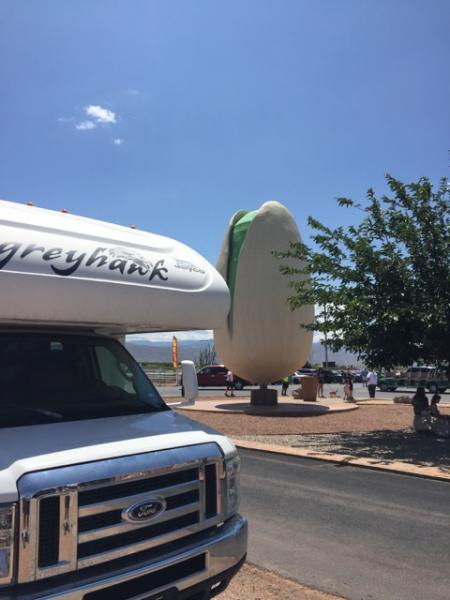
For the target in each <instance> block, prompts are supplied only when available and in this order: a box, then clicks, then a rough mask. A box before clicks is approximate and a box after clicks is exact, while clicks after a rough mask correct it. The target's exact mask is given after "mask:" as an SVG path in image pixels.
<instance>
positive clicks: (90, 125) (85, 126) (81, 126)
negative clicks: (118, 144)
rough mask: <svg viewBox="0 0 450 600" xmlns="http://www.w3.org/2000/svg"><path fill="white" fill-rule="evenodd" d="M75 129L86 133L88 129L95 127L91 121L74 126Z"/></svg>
mask: <svg viewBox="0 0 450 600" xmlns="http://www.w3.org/2000/svg"><path fill="white" fill-rule="evenodd" d="M75 127H76V129H79V130H80V131H88V130H89V129H95V128H96V127H97V125H96V124H95V123H94V122H93V121H82V122H81V123H78V124H77V125H75Z"/></svg>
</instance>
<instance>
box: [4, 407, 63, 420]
mask: <svg viewBox="0 0 450 600" xmlns="http://www.w3.org/2000/svg"><path fill="white" fill-rule="evenodd" d="M4 408H6V409H14V410H17V412H18V413H19V412H20V411H22V410H27V411H28V412H33V413H35V414H37V415H42V416H44V417H50V418H51V419H56V420H58V421H59V420H61V419H62V418H63V416H62V415H61V414H60V413H56V412H53V411H51V410H46V409H44V408H35V407H34V406H23V405H17V404H0V413H1V411H2V410H3V409H4Z"/></svg>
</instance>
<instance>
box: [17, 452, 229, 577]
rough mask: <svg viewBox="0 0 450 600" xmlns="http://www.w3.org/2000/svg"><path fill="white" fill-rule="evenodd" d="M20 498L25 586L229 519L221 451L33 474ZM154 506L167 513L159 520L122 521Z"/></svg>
mask: <svg viewBox="0 0 450 600" xmlns="http://www.w3.org/2000/svg"><path fill="white" fill-rule="evenodd" d="M93 475H94V476H95V477H96V478H95V479H94V478H93V477H92V476H93ZM43 482H44V483H45V484H46V486H45V489H44V490H43V489H42V484H43ZM19 492H20V495H21V510H20V529H21V544H20V549H19V581H20V582H25V581H33V580H36V579H42V578H45V577H50V576H53V575H58V574H61V573H67V572H70V571H73V570H75V569H82V568H85V567H89V566H92V565H96V564H100V563H105V562H107V561H111V560H115V559H117V558H120V557H123V556H127V555H132V554H133V553H136V552H140V551H143V550H147V549H149V548H157V547H158V546H159V545H162V544H166V543H168V542H171V541H173V540H177V539H182V538H183V537H185V536H189V535H191V534H193V533H196V532H198V531H200V530H201V529H205V528H208V527H211V526H212V525H214V524H216V523H219V522H221V521H223V518H224V515H223V514H222V506H223V503H222V494H223V493H224V470H223V460H222V455H221V453H220V450H219V448H218V446H217V445H216V444H201V445H196V446H189V447H185V448H176V449H170V450H163V451H158V452H151V453H147V454H140V455H134V456H129V457H120V458H117V459H111V460H107V461H97V462H93V463H88V464H83V465H75V466H73V467H63V468H60V469H54V470H52V471H41V472H35V473H31V474H28V475H25V476H24V477H23V478H22V479H21V480H20V481H19ZM154 499H156V501H157V503H158V504H161V505H162V506H164V507H165V509H164V510H163V511H162V512H161V513H160V514H157V515H156V516H154V517H152V518H151V519H149V520H144V521H142V522H130V521H129V520H125V518H124V517H123V514H124V511H126V510H127V509H129V508H130V507H133V506H134V505H139V503H141V502H142V503H145V502H148V501H150V500H152V501H153V500H154Z"/></svg>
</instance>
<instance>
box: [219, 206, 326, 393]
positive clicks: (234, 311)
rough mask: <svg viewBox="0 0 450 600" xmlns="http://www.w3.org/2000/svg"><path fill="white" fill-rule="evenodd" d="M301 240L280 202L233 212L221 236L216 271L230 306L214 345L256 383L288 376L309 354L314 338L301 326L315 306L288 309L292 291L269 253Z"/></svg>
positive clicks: (235, 368)
mask: <svg viewBox="0 0 450 600" xmlns="http://www.w3.org/2000/svg"><path fill="white" fill-rule="evenodd" d="M300 239H301V238H300V234H299V231H298V228H297V225H296V223H295V221H294V219H293V217H292V215H291V214H290V212H289V211H288V210H287V209H286V208H285V207H284V206H283V205H282V204H280V203H278V202H266V203H265V204H263V205H262V207H261V208H260V209H259V210H256V211H253V212H246V211H240V212H238V213H236V214H235V215H234V216H233V218H232V219H231V221H230V224H229V227H228V230H227V233H226V235H225V239H224V242H223V245H222V249H221V252H220V256H219V260H218V264H217V269H218V271H219V272H220V274H221V275H222V277H224V279H225V280H226V281H227V283H228V287H229V288H230V293H231V299H232V302H231V309H230V313H229V316H228V319H227V321H226V322H224V324H223V326H222V327H221V328H220V329H216V330H215V331H214V338H215V344H216V349H217V353H218V354H219V356H220V357H221V359H222V360H223V361H224V363H225V364H226V365H227V367H228V368H229V369H231V370H232V371H233V372H234V373H236V374H238V375H239V376H240V377H243V378H245V379H248V380H249V381H251V382H254V383H259V384H263V385H264V384H268V383H271V382H273V381H275V380H277V379H280V378H282V377H285V376H286V375H289V374H290V373H292V372H293V371H295V369H297V368H299V367H301V366H303V364H304V363H305V361H306V360H307V358H308V354H309V353H310V351H311V344H312V333H311V332H309V331H307V330H306V329H304V328H302V327H300V325H299V324H300V323H310V322H311V321H312V319H313V316H314V307H313V306H302V307H301V308H300V309H297V310H295V311H291V310H290V308H289V306H288V303H287V298H288V296H289V295H290V294H291V293H292V289H291V288H289V285H288V283H289V280H288V278H287V277H286V276H284V275H282V274H281V273H280V270H279V267H280V261H279V260H278V259H277V258H276V257H275V256H274V255H273V253H272V252H273V250H276V251H282V250H286V249H288V247H289V242H290V241H292V242H297V241H300ZM297 266H298V265H297Z"/></svg>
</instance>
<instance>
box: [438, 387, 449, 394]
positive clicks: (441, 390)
mask: <svg viewBox="0 0 450 600" xmlns="http://www.w3.org/2000/svg"><path fill="white" fill-rule="evenodd" d="M446 389H447V388H439V393H440V394H445V390H446Z"/></svg>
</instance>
